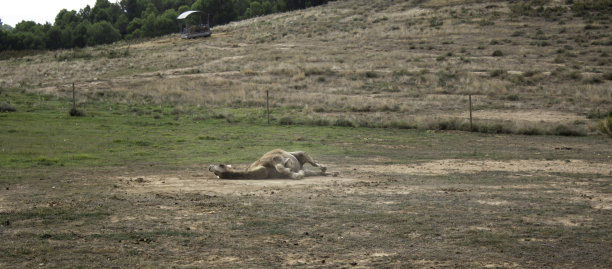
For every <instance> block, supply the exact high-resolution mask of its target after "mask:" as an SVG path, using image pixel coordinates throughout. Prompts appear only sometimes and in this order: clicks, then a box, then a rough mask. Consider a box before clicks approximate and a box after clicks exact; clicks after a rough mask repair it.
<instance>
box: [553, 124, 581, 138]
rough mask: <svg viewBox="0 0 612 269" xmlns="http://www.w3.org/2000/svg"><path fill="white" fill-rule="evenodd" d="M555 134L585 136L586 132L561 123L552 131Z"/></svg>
mask: <svg viewBox="0 0 612 269" xmlns="http://www.w3.org/2000/svg"><path fill="white" fill-rule="evenodd" d="M552 134H554V135H563V136H585V135H586V134H585V133H584V132H583V131H580V130H577V129H574V128H570V127H568V126H567V125H564V124H559V125H557V127H555V129H554V130H553V131H552Z"/></svg>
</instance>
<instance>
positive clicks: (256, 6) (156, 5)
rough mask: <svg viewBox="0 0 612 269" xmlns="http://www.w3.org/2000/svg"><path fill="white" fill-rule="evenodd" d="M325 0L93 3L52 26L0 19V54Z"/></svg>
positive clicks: (150, 33)
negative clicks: (202, 15) (197, 15)
mask: <svg viewBox="0 0 612 269" xmlns="http://www.w3.org/2000/svg"><path fill="white" fill-rule="evenodd" d="M327 2H329V0H121V1H118V2H115V3H111V2H109V1H108V0H96V3H95V5H94V6H93V8H92V7H90V6H89V5H87V6H85V7H84V8H82V9H80V10H79V11H78V12H77V11H75V10H66V9H62V10H61V11H60V12H59V13H58V14H57V16H56V17H55V22H54V23H53V24H51V23H45V24H39V23H36V22H33V21H22V22H20V23H18V24H17V25H15V27H14V28H13V27H10V26H6V25H2V23H1V20H0V26H1V27H0V51H4V50H24V49H32V50H43V49H49V50H55V49H63V48H64V49H65V48H76V47H79V48H82V47H85V46H94V45H99V44H108V43H113V42H115V41H118V40H122V39H135V38H146V37H155V36H161V35H166V34H169V33H174V32H177V31H178V30H179V27H178V22H177V19H176V17H177V16H178V15H179V14H180V13H182V12H184V11H187V10H201V11H204V12H206V13H209V14H211V25H213V26H214V25H222V24H226V23H228V22H230V21H236V20H242V19H247V18H251V17H255V16H261V15H266V14H271V13H276V12H285V11H290V10H296V9H303V8H307V7H311V6H316V5H321V4H325V3H327Z"/></svg>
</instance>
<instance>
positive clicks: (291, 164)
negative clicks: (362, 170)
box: [208, 149, 327, 179]
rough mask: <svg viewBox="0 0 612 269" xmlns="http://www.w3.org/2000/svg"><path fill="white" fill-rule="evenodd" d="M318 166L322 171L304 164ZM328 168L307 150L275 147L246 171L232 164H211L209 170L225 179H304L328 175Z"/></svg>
mask: <svg viewBox="0 0 612 269" xmlns="http://www.w3.org/2000/svg"><path fill="white" fill-rule="evenodd" d="M306 163H309V164H311V165H312V166H315V167H318V168H319V169H320V170H321V171H320V172H313V171H305V170H304V164H306ZM326 170H327V168H326V167H325V166H323V165H321V164H319V163H316V162H315V161H314V160H313V159H312V158H311V157H310V156H309V155H308V153H306V152H303V151H295V152H287V151H284V150H282V149H275V150H272V151H269V152H267V153H266V154H264V155H263V156H261V158H259V159H258V160H257V161H255V162H254V163H252V164H251V165H250V166H249V167H248V168H247V170H246V171H235V170H233V169H232V167H231V165H225V164H219V165H211V166H209V167H208V171H210V172H213V173H214V174H215V175H216V176H217V177H219V178H223V179H267V178H291V179H302V178H304V177H305V176H326V175H327V173H325V171H326Z"/></svg>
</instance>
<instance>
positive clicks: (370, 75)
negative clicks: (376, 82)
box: [365, 71, 378, 78]
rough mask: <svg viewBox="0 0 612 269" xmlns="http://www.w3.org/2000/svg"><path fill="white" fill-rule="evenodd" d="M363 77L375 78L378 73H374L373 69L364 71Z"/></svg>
mask: <svg viewBox="0 0 612 269" xmlns="http://www.w3.org/2000/svg"><path fill="white" fill-rule="evenodd" d="M365 77H366V78H377V77H378V73H376V72H374V71H366V72H365Z"/></svg>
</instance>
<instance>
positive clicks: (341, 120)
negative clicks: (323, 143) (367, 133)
mask: <svg viewBox="0 0 612 269" xmlns="http://www.w3.org/2000/svg"><path fill="white" fill-rule="evenodd" d="M334 126H342V127H355V124H354V123H353V122H352V121H350V120H348V119H345V118H338V119H336V121H335V122H334Z"/></svg>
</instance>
